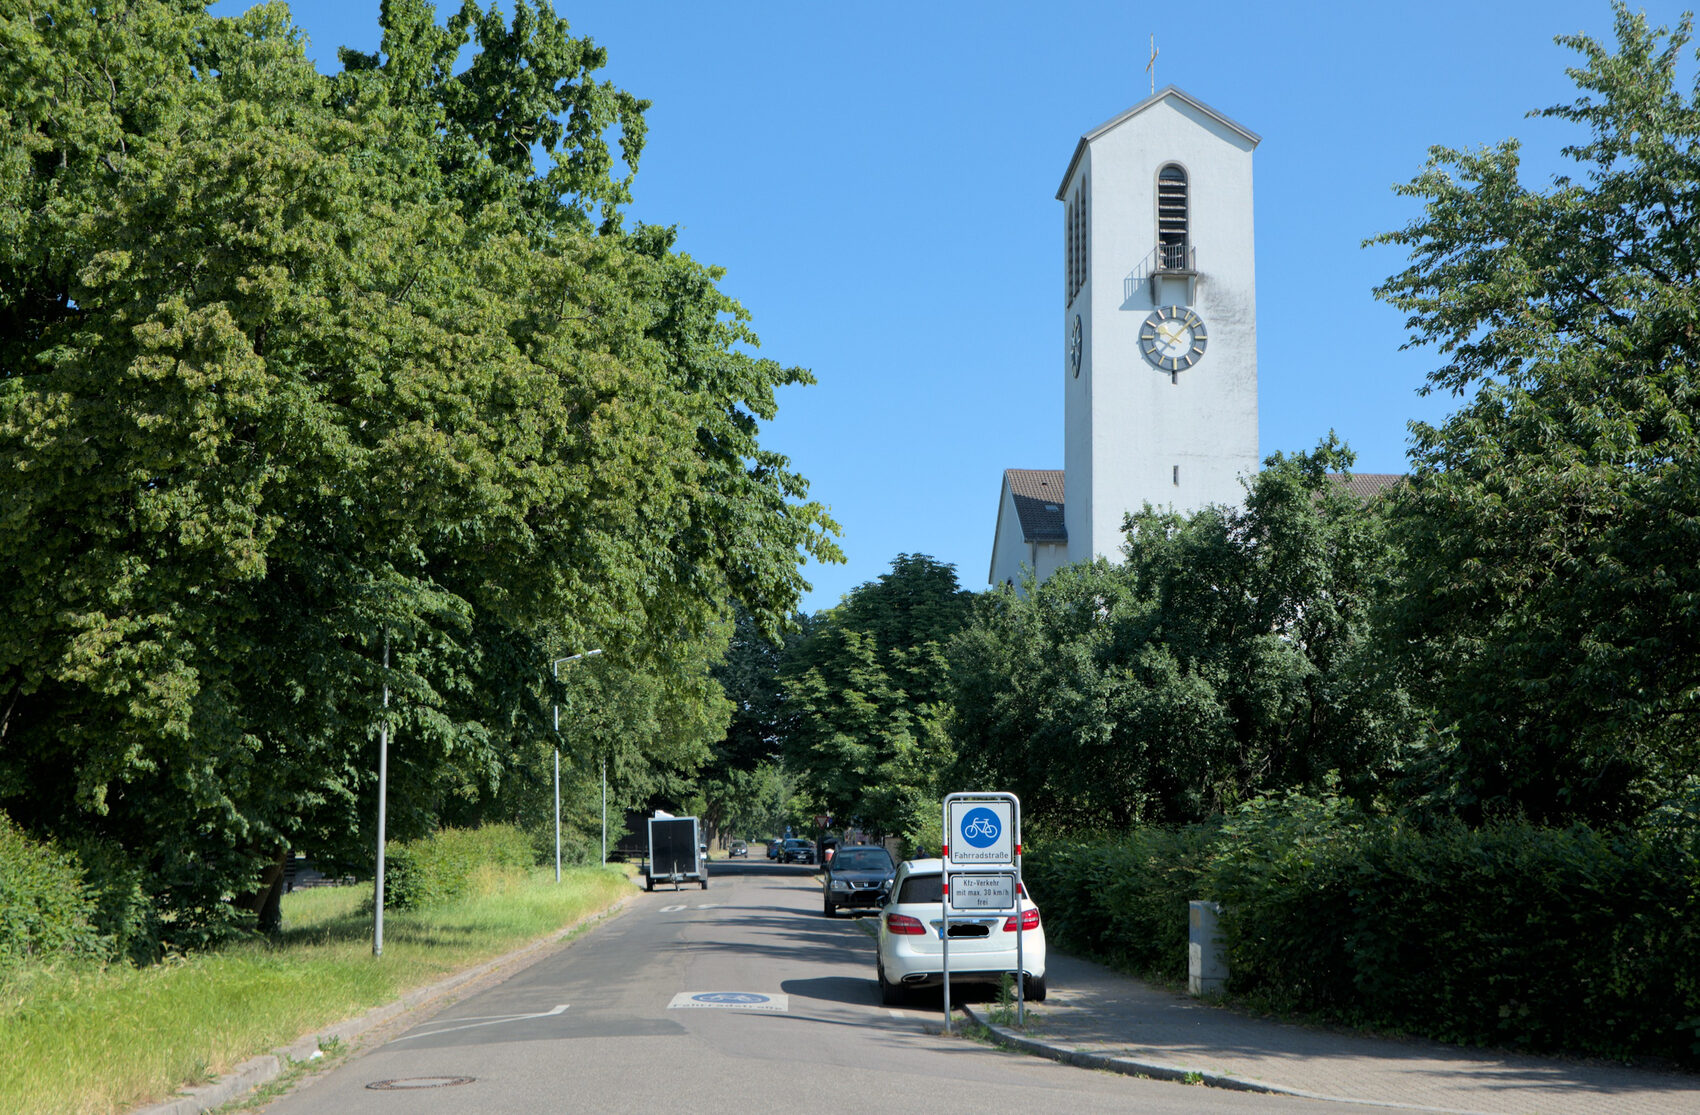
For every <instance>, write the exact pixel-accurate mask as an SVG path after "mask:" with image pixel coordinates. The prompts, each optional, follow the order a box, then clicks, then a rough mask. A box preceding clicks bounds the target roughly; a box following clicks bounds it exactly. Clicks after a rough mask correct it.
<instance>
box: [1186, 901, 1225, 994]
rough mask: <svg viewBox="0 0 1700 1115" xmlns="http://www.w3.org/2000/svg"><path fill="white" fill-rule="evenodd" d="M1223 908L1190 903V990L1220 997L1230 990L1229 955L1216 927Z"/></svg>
mask: <svg viewBox="0 0 1700 1115" xmlns="http://www.w3.org/2000/svg"><path fill="white" fill-rule="evenodd" d="M1221 913H1222V908H1221V907H1220V906H1218V905H1216V903H1214V902H1188V903H1187V923H1188V925H1187V944H1186V989H1187V992H1188V993H1189V994H1192V995H1220V994H1222V992H1224V991H1226V990H1227V989H1228V954H1227V952H1226V951H1225V950H1224V949H1223V948H1222V935H1221V932H1220V931H1219V930H1218V928H1217V925H1216V920H1217V918H1218V917H1219V916H1220V915H1221Z"/></svg>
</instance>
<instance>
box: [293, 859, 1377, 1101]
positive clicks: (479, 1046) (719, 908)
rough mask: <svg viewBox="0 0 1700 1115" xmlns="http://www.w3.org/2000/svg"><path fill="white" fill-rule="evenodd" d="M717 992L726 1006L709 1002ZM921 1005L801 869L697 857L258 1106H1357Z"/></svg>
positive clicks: (806, 870)
mask: <svg viewBox="0 0 1700 1115" xmlns="http://www.w3.org/2000/svg"><path fill="white" fill-rule="evenodd" d="M702 995H706V996H709V998H708V999H706V1000H704V999H697V998H694V997H695V996H702ZM758 999H760V1000H761V1001H757V1000H758ZM727 1000H730V1001H731V1002H733V1003H738V1002H742V1003H744V1004H745V1005H741V1006H727V1005H714V1004H716V1003H723V1002H725V1001H727ZM687 1004H688V1005H687ZM941 1022H942V1016H941V1014H940V1012H939V1010H938V1008H937V1006H936V1005H933V1006H931V1007H930V1008H929V1007H928V1006H925V1005H922V1006H917V1007H913V1008H909V1009H905V1010H890V1009H888V1008H885V1007H882V1006H881V1005H880V1004H879V993H878V990H877V989H876V987H875V985H874V943H873V940H872V939H871V938H870V937H869V936H868V935H867V934H866V933H864V932H863V931H862V930H861V929H859V928H858V927H857V926H856V925H855V924H854V919H853V918H848V917H842V916H841V917H839V918H837V919H833V920H830V921H829V920H827V919H826V918H824V917H823V916H822V915H821V901H820V886H819V883H818V881H817V879H816V876H815V875H814V873H813V870H812V869H811V868H807V867H800V866H780V865H777V864H773V863H770V862H768V861H767V860H765V859H755V860H751V861H748V862H747V863H746V862H744V861H732V862H731V863H727V862H725V861H717V862H715V863H714V864H713V865H712V866H711V874H710V885H709V887H708V889H707V890H701V889H699V888H697V887H695V886H692V887H689V888H686V889H683V890H680V891H678V892H673V891H667V890H664V891H658V892H656V893H654V894H640V895H639V896H638V898H637V900H636V901H635V902H634V903H633V904H632V906H631V907H630V908H629V909H628V910H627V912H626V913H625V914H624V915H622V916H620V917H618V918H616V919H614V920H612V921H610V922H609V923H607V924H606V925H604V926H602V927H600V928H598V929H596V930H595V931H593V932H591V933H589V934H587V935H586V936H584V937H583V938H581V939H580V940H578V941H577V942H576V943H574V944H573V945H572V946H570V947H568V948H564V949H562V950H560V951H558V952H555V953H553V954H551V955H549V956H547V957H546V958H544V959H543V960H541V961H539V962H537V963H536V964H533V965H531V966H530V967H528V968H526V969H524V970H523V971H521V972H519V973H517V974H515V975H513V976H512V977H510V978H509V979H507V980H505V981H503V982H501V983H499V984H496V985H494V986H490V987H488V988H486V989H484V990H482V991H480V992H477V993H475V994H473V995H471V996H468V997H466V998H463V999H461V1000H459V1001H457V1002H455V1003H453V1004H452V1005H450V1006H448V1007H446V1008H444V1009H443V1010H442V1011H441V1012H440V1013H438V1014H437V1015H435V1016H434V1017H431V1018H429V1019H428V1020H427V1021H424V1022H419V1023H416V1024H415V1025H414V1026H413V1028H412V1029H409V1030H406V1031H404V1032H400V1033H397V1034H394V1035H392V1036H391V1037H390V1038H389V1040H388V1041H386V1042H385V1043H384V1044H382V1045H380V1046H378V1047H377V1048H375V1049H373V1050H371V1051H370V1052H366V1053H364V1054H362V1055H359V1056H356V1057H354V1058H352V1059H350V1060H349V1061H347V1062H346V1063H344V1064H342V1065H341V1066H339V1067H338V1068H336V1069H335V1070H334V1071H331V1072H328V1073H325V1074H323V1075H321V1076H319V1077H317V1078H315V1079H313V1080H312V1081H311V1082H310V1083H308V1084H307V1085H305V1086H303V1087H302V1088H300V1089H299V1090H298V1091H296V1092H295V1093H294V1094H292V1095H289V1096H286V1097H283V1098H281V1099H279V1100H277V1101H275V1102H273V1103H271V1104H270V1105H268V1106H267V1107H266V1108H265V1109H264V1110H265V1111H266V1112H268V1113H269V1115H332V1113H334V1115H367V1113H372V1115H380V1113H381V1115H438V1113H450V1112H452V1113H457V1115H462V1113H464V1115H485V1113H502V1115H520V1113H527V1115H529V1113H532V1112H581V1111H582V1112H699V1111H700V1112H726V1111H750V1112H756V1113H761V1115H767V1113H769V1112H780V1111H783V1112H787V1113H792V1112H795V1113H805V1112H838V1111H844V1110H850V1109H861V1108H868V1109H870V1110H874V1111H879V1112H908V1111H916V1112H921V1111H925V1112H948V1111H976V1110H990V1109H996V1110H999V1111H1010V1112H1019V1113H1023V1115H1031V1113H1034V1112H1053V1111H1055V1112H1097V1111H1142V1112H1175V1113H1180V1112H1253V1111H1257V1112H1266V1111H1274V1112H1285V1111H1294V1112H1297V1111H1309V1112H1318V1111H1321V1112H1326V1113H1328V1115H1333V1113H1335V1112H1345V1111H1353V1110H1363V1111H1366V1112H1367V1111H1369V1110H1372V1109H1370V1108H1362V1109H1358V1108H1356V1107H1355V1106H1353V1107H1348V1106H1346V1105H1340V1104H1321V1103H1317V1102H1313V1101H1307V1100H1292V1099H1286V1098H1278V1097H1271V1096H1261V1095H1251V1094H1246V1093H1239V1092H1223V1091H1216V1090H1213V1089H1206V1088H1199V1087H1187V1086H1184V1085H1178V1084H1170V1083H1163V1082H1159V1081H1151V1080H1142V1079H1134V1078H1129V1077H1121V1076H1114V1075H1111V1074H1108V1073H1100V1072H1089V1071H1086V1070H1082V1069H1078V1068H1072V1067H1068V1066H1064V1065H1058V1064H1055V1063H1052V1062H1050V1061H1045V1060H1040V1059H1037V1058H1032V1057H1027V1056H1023V1055H1020V1054H1014V1053H1008V1052H1004V1051H1002V1050H998V1049H994V1048H991V1047H989V1046H987V1045H984V1044H982V1043H980V1042H976V1041H972V1040H969V1039H965V1038H961V1037H946V1036H943V1035H942V1034H940V1033H938V1032H937V1031H938V1029H939V1026H940V1023H941ZM451 1081H463V1082H458V1083H456V1082H451ZM385 1085H388V1086H387V1087H386V1086H385Z"/></svg>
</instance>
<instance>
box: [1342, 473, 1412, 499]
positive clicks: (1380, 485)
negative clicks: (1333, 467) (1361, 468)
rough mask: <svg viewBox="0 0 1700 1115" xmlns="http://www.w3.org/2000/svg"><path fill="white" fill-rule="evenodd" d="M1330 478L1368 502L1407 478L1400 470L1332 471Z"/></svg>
mask: <svg viewBox="0 0 1700 1115" xmlns="http://www.w3.org/2000/svg"><path fill="white" fill-rule="evenodd" d="M1328 479H1330V480H1332V481H1334V483H1336V484H1340V485H1342V486H1344V487H1345V489H1346V490H1347V491H1348V492H1351V493H1352V494H1353V495H1355V496H1357V497H1358V498H1359V499H1361V500H1363V501H1364V502H1365V503H1368V502H1369V501H1370V500H1372V499H1374V498H1375V497H1376V496H1379V495H1380V494H1381V493H1382V492H1385V491H1387V490H1388V489H1389V488H1391V487H1393V486H1394V485H1395V484H1397V483H1399V481H1401V480H1403V479H1405V476H1404V474H1403V473H1399V472H1331V473H1329V474H1328Z"/></svg>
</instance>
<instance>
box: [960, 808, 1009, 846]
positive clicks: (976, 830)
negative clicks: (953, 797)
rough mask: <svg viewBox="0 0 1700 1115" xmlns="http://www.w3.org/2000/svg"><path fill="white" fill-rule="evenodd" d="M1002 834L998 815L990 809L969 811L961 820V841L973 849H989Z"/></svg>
mask: <svg viewBox="0 0 1700 1115" xmlns="http://www.w3.org/2000/svg"><path fill="white" fill-rule="evenodd" d="M1002 832H1003V825H1002V824H1000V823H999V822H998V815H997V814H996V813H993V812H992V811H991V810H990V809H970V810H969V811H968V813H967V815H966V816H964V817H963V818H962V839H963V840H965V841H967V842H968V844H969V846H971V847H974V848H989V847H991V846H992V844H993V843H994V842H995V841H996V840H997V838H998V836H999V834H1000V833H1002Z"/></svg>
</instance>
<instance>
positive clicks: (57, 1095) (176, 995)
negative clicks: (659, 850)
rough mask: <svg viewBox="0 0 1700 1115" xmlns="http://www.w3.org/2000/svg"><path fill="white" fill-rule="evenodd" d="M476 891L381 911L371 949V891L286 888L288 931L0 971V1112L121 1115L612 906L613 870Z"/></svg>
mask: <svg viewBox="0 0 1700 1115" xmlns="http://www.w3.org/2000/svg"><path fill="white" fill-rule="evenodd" d="M482 883H483V885H481V886H480V887H479V893H477V894H476V895H475V896H474V897H471V898H469V899H467V900H465V901H463V902H459V903H456V904H453V905H445V906H440V907H437V908H434V909H428V910H420V911H410V912H406V913H396V912H391V913H388V914H386V915H385V917H384V955H383V956H382V957H374V956H373V955H372V921H371V916H370V914H362V913H361V912H360V906H361V904H362V902H363V901H364V900H365V899H366V898H367V897H368V895H369V894H370V890H369V888H364V887H345V888H319V889H314V890H309V891H302V892H297V893H295V894H291V895H287V896H285V898H284V924H285V931H284V932H283V934H282V935H281V937H280V938H279V939H277V940H275V941H258V940H256V941H249V942H243V943H240V944H237V945H233V946H230V947H227V948H224V949H221V950H220V951H218V952H216V953H209V954H206V955H201V956H195V957H190V958H186V959H179V960H174V961H171V962H168V963H164V964H159V965H156V966H154V967H151V968H145V969H136V968H130V967H127V966H121V965H113V966H108V967H95V966H92V965H81V966H76V965H61V966H57V967H52V968H25V969H23V970H21V971H18V972H15V973H13V974H12V975H10V976H8V977H7V978H6V979H5V981H4V982H0V1065H4V1066H5V1070H4V1071H0V1112H28V1113H30V1115H111V1113H113V1112H117V1111H122V1110H124V1109H126V1108H130V1107H134V1106H137V1105H139V1104H141V1103H144V1102H147V1101H149V1100H158V1099H162V1098H165V1097H167V1096H169V1095H171V1094H172V1093H173V1092H175V1091H176V1090H177V1089H178V1088H180V1087H182V1086H183V1085H185V1084H193V1083H200V1082H203V1081H205V1080H208V1079H211V1078H212V1077H214V1076H217V1075H220V1074H222V1073H224V1072H227V1071H229V1070H230V1069H231V1068H232V1067H234V1066H235V1065H237V1064H239V1063H241V1062H242V1061H245V1060H247V1059H248V1058H249V1057H253V1056H255V1055H257V1054H260V1053H265V1052H269V1051H271V1050H273V1049H275V1048H277V1047H279V1046H282V1045H287V1044H289V1043H291V1042H293V1041H295V1040H296V1039H297V1038H299V1037H301V1036H302V1035H305V1034H310V1033H312V1032H313V1031H314V1030H315V1029H317V1028H320V1027H324V1026H329V1025H332V1024H334V1023H336V1022H340V1021H342V1020H343V1019H346V1018H349V1017H351V1016H354V1015H357V1014H359V1013H360V1012H362V1011H364V1010H367V1009H370V1008H371V1007H375V1006H379V1005H381V1004H383V1003H386V1002H389V1001H391V1000H393V999H395V998H396V997H397V996H399V995H401V994H403V993H405V992H407V991H408V990H411V989H412V988H415V987H419V986H422V985H424V984H428V983H430V982H432V981H434V980H436V979H438V978H441V977H442V976H445V975H447V974H449V973H451V972H454V971H457V970H459V969H461V968H465V967H468V966H470V965H473V964H476V963H478V962H480V961H483V960H488V959H490V958H492V957H495V956H499V955H501V954H502V953H504V952H507V951H509V950H511V949H513V948H515V947H517V946H519V945H522V944H524V943H525V942H527V941H530V940H532V939H535V938H537V937H541V936H544V935H547V934H549V933H551V932H554V931H555V930H558V929H560V928H562V927H563V926H566V925H568V924H571V923H572V922H574V921H577V920H578V919H580V918H582V917H585V916H586V915H589V914H593V913H596V912H598V911H601V910H604V909H607V908H609V907H610V906H612V905H614V903H616V902H618V901H619V899H620V898H621V896H623V895H624V894H626V893H628V892H629V890H630V886H631V884H630V883H629V882H627V881H626V879H625V878H624V877H622V875H621V874H620V873H618V872H616V871H613V870H603V869H600V868H583V869H578V870H574V871H570V872H563V873H562V877H561V883H560V885H559V886H557V885H556V884H555V878H554V871H553V869H552V868H551V869H548V870H541V871H537V872H534V873H532V874H531V875H529V876H526V877H524V878H512V877H509V878H502V877H500V876H491V877H489V878H487V879H485V880H483V881H482Z"/></svg>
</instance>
